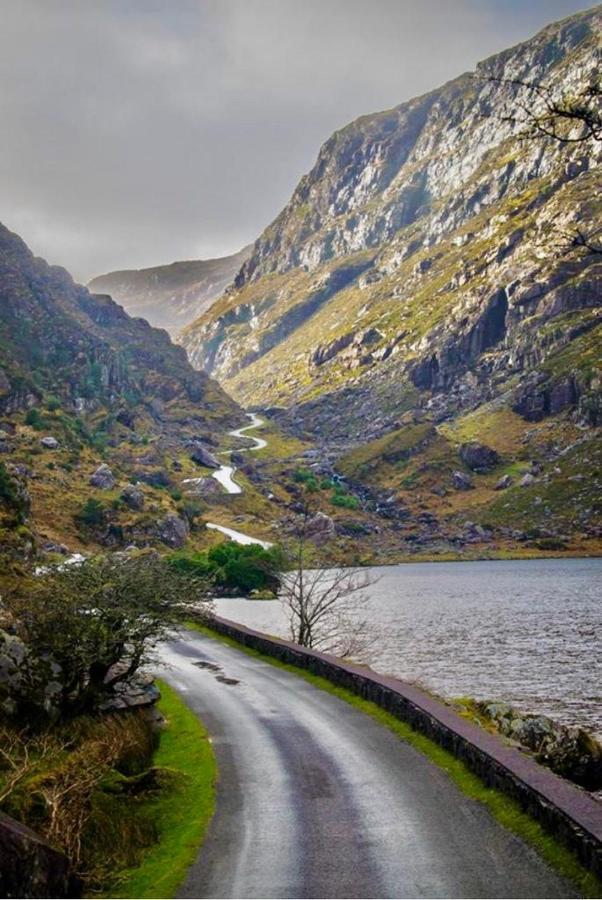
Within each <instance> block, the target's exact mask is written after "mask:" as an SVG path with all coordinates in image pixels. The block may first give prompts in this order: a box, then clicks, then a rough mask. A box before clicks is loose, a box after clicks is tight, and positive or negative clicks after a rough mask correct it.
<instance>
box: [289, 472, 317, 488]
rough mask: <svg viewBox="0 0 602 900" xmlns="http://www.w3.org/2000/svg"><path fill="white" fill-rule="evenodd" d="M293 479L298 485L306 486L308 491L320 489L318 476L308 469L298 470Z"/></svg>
mask: <svg viewBox="0 0 602 900" xmlns="http://www.w3.org/2000/svg"><path fill="white" fill-rule="evenodd" d="M293 478H294V479H295V481H296V482H297V484H304V485H305V487H306V488H307V490H308V491H312V492H313V491H317V490H318V489H319V487H320V486H319V484H318V479H317V478H316V476H315V475H314V474H313V472H308V471H307V469H296V470H295V472H294V474H293Z"/></svg>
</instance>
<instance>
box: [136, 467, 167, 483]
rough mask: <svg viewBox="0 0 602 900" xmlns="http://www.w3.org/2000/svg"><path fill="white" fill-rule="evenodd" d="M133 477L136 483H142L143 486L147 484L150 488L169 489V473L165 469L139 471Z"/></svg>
mask: <svg viewBox="0 0 602 900" xmlns="http://www.w3.org/2000/svg"><path fill="white" fill-rule="evenodd" d="M134 477H135V478H136V480H137V481H143V482H144V484H149V485H150V486H151V487H169V485H170V484H171V479H170V477H169V473H168V472H166V471H165V469H150V470H149V469H147V470H144V469H141V470H140V471H139V472H136V473H135V475H134Z"/></svg>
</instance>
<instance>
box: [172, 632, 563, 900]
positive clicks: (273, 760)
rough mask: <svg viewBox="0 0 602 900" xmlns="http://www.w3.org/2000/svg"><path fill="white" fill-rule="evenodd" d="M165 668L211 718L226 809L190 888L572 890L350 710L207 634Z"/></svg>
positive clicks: (369, 892) (333, 893) (258, 893)
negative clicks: (208, 636) (212, 638)
mask: <svg viewBox="0 0 602 900" xmlns="http://www.w3.org/2000/svg"><path fill="white" fill-rule="evenodd" d="M162 659H163V661H164V662H165V663H167V665H168V668H167V669H166V671H165V672H162V675H163V677H165V678H166V680H168V681H169V682H170V683H171V684H172V685H173V686H174V687H176V688H177V689H178V690H179V691H180V692H181V694H182V695H183V697H184V698H185V700H186V701H187V703H188V704H189V705H190V706H191V708H192V709H193V710H195V711H196V712H197V713H198V714H199V715H200V716H201V718H202V719H203V721H204V723H205V724H206V726H207V727H208V729H209V732H210V734H211V736H212V740H213V745H214V749H215V753H216V756H217V762H218V766H219V782H218V795H217V811H216V814H215V816H214V818H213V821H212V823H211V826H210V829H209V833H208V835H207V839H206V841H205V844H204V846H203V848H202V849H201V851H200V854H199V857H198V860H197V862H196V863H195V864H194V865H193V866H192V867H191V869H190V871H189V873H188V877H187V879H186V881H185V882H184V884H183V885H182V887H181V889H180V893H179V896H180V897H198V898H200V897H216V898H217V897H230V898H236V897H239V898H243V897H257V898H272V897H274V898H285V897H299V898H310V897H311V898H320V897H322V898H343V897H365V898H377V897H399V898H402V897H403V898H405V897H569V896H576V895H575V893H574V891H573V890H572V888H571V887H570V886H568V885H567V884H566V883H565V882H564V881H562V880H561V879H560V878H559V877H558V876H557V875H556V874H555V873H553V872H552V871H551V870H550V869H549V868H548V867H547V866H546V865H545V864H544V863H543V862H542V861H541V860H540V858H539V857H538V856H537V855H536V854H535V853H534V852H533V851H532V850H531V849H529V848H528V847H527V846H526V845H525V844H523V843H522V841H520V840H519V839H518V838H516V837H514V836H513V835H512V834H510V833H509V832H507V831H505V830H504V829H503V828H502V827H501V826H499V825H498V824H497V823H496V822H495V821H494V820H493V819H492V818H491V816H490V815H489V813H488V812H487V810H485V809H484V808H483V807H482V806H481V805H480V804H478V803H475V802H473V801H471V800H469V799H467V798H466V797H465V796H464V795H463V794H462V793H461V792H460V791H459V790H458V789H457V788H456V787H455V786H454V784H453V783H452V782H451V781H450V780H449V779H448V778H447V776H446V775H445V773H444V772H443V771H441V770H440V769H438V768H437V767H436V766H434V765H433V764H432V763H430V762H429V761H428V759H426V758H425V757H423V756H422V755H421V754H420V753H418V751H416V750H414V749H413V748H412V747H410V746H408V745H406V744H404V743H403V742H402V741H401V740H399V739H398V738H397V737H396V736H395V735H394V734H393V733H391V732H389V731H388V730H387V729H385V728H383V727H382V726H380V725H379V724H378V723H377V722H375V721H374V720H373V719H371V718H369V717H368V716H365V715H364V714H362V713H361V712H359V711H357V710H355V709H354V708H353V707H352V706H350V705H349V704H347V703H345V702H344V701H342V700H338V699H337V698H336V697H333V696H331V695H330V694H327V693H325V692H324V691H320V690H318V689H317V688H314V687H313V686H312V685H310V684H308V683H307V682H305V681H304V680H303V679H300V678H297V677H296V676H294V675H291V674H289V673H288V672H285V671H282V670H281V669H278V668H276V667H274V666H271V665H270V664H269V663H265V662H262V661H258V660H256V659H253V658H252V657H249V656H247V655H246V654H244V653H242V652H240V651H238V650H235V649H232V648H230V647H227V646H225V645H223V644H220V643H218V642H216V641H213V640H211V639H210V638H206V637H203V636H201V635H193V634H192V633H191V634H189V635H186V636H185V637H184V638H183V639H182V640H178V641H174V642H172V643H170V644H168V645H166V646H165V647H164V649H163V650H162Z"/></svg>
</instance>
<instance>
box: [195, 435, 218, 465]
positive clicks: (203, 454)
mask: <svg viewBox="0 0 602 900" xmlns="http://www.w3.org/2000/svg"><path fill="white" fill-rule="evenodd" d="M190 458H191V460H192V461H193V462H195V463H196V464H197V465H199V466H206V467H207V468H208V469H219V467H220V463H219V462H218V460H217V459H216V458H215V456H214V455H213V453H211V452H210V451H209V450H208V449H207V447H205V446H204V445H203V444H201V443H199V442H198V441H197V442H196V443H195V444H194V448H193V450H192V453H191V454H190Z"/></svg>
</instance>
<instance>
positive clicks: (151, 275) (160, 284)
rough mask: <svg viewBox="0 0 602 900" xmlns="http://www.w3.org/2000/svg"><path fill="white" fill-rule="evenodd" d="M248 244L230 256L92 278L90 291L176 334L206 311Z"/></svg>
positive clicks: (237, 266)
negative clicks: (102, 295)
mask: <svg viewBox="0 0 602 900" xmlns="http://www.w3.org/2000/svg"><path fill="white" fill-rule="evenodd" d="M250 253H251V247H243V249H242V250H240V251H239V252H238V253H234V254H232V256H224V257H220V258H218V259H199V260H189V261H185V262H174V263H171V264H170V265H166V266H153V267H152V268H150V269H124V270H121V271H118V272H109V273H108V274H106V275H99V276H98V277H97V278H93V279H92V281H91V282H90V283H89V284H88V287H89V289H90V290H91V291H94V292H97V293H102V294H110V295H111V296H112V297H113V298H114V299H115V300H116V301H117V302H118V303H121V304H122V305H123V306H124V307H125V309H126V310H127V312H128V313H129V314H130V315H131V316H141V317H142V318H143V319H146V320H147V321H148V322H150V324H151V325H154V326H155V327H156V328H165V329H166V330H167V331H169V332H170V334H172V335H175V334H177V333H178V332H179V331H180V330H181V329H182V328H183V327H184V326H185V325H188V324H189V323H190V322H192V321H193V319H196V318H197V317H198V316H200V315H201V314H202V313H204V312H206V311H207V310H208V309H209V307H210V306H211V304H212V303H213V301H214V300H215V299H216V298H217V297H219V295H220V294H221V293H222V292H223V290H224V288H226V287H227V286H228V285H229V284H230V283H231V282H232V281H233V280H234V276H235V275H237V274H238V272H239V270H240V268H241V266H242V265H243V263H244V262H246V260H247V259H248V257H249V255H250Z"/></svg>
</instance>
